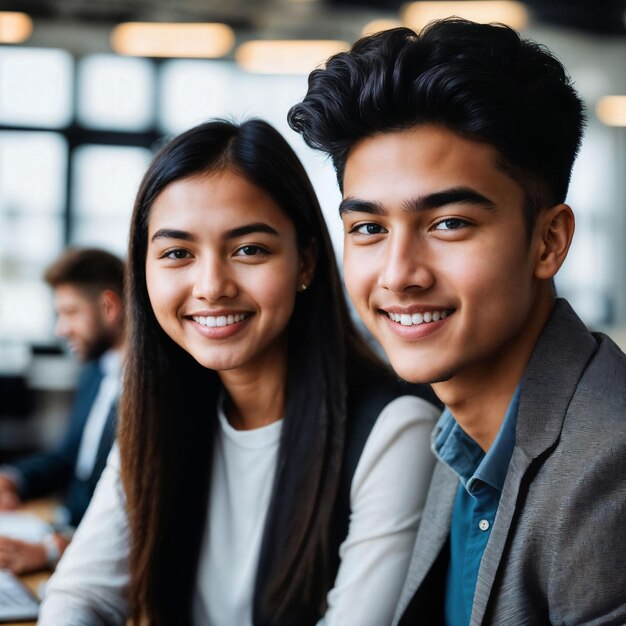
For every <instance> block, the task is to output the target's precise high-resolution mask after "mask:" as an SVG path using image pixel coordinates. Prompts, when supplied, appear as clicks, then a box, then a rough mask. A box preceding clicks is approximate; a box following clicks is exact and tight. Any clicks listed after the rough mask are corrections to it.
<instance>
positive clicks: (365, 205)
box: [339, 198, 386, 217]
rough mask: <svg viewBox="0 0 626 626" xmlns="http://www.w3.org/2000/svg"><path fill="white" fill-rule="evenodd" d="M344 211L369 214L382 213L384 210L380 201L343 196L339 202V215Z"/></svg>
mask: <svg viewBox="0 0 626 626" xmlns="http://www.w3.org/2000/svg"><path fill="white" fill-rule="evenodd" d="M344 213H369V214H370V215H384V214H385V213H386V211H385V209H384V208H383V205H382V204H381V203H380V202H370V201H369V200H357V199H356V198H345V199H344V200H342V201H341V203H340V204H339V217H341V216H342V215H343V214H344Z"/></svg>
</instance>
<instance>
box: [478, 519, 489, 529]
mask: <svg viewBox="0 0 626 626" xmlns="http://www.w3.org/2000/svg"><path fill="white" fill-rule="evenodd" d="M478 528H480V530H489V522H488V521H487V520H486V519H481V520H480V522H478Z"/></svg>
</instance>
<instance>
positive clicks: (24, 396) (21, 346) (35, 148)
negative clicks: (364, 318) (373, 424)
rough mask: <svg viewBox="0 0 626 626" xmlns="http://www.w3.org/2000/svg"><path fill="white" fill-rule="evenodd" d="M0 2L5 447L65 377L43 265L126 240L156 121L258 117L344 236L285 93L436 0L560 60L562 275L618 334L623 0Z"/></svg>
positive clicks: (625, 145)
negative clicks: (281, 140) (576, 113)
mask: <svg viewBox="0 0 626 626" xmlns="http://www.w3.org/2000/svg"><path fill="white" fill-rule="evenodd" d="M0 11H1V12H0V461H1V460H2V456H1V455H2V450H4V451H5V452H6V451H7V449H14V450H15V451H17V450H22V449H26V448H30V447H32V448H36V447H39V446H44V445H49V444H50V442H51V441H52V440H53V439H54V436H55V433H56V432H58V430H59V429H58V428H56V427H55V425H58V424H59V423H60V422H62V421H63V420H64V419H65V411H66V406H67V402H68V399H69V397H70V396H69V394H70V390H71V386H72V384H73V376H74V373H75V364H74V363H73V361H72V360H71V359H70V358H69V357H68V356H67V355H65V354H64V353H63V352H62V351H60V349H59V346H58V344H57V342H56V341H55V339H54V335H53V325H54V314H53V310H52V300H51V294H50V292H49V290H48V288H47V287H46V286H45V285H44V284H43V283H42V281H41V274H42V271H43V269H44V268H45V267H46V265H47V264H48V263H50V262H51V261H52V260H53V259H54V258H55V257H56V256H57V255H58V254H59V252H60V251H61V250H62V249H63V248H64V247H65V246H66V245H69V244H76V245H98V246H103V247H105V248H108V249H111V250H112V251H114V252H117V253H119V254H121V255H124V252H125V249H126V242H127V229H128V222H129V217H130V213H131V210H132V204H133V197H134V194H135V191H136V189H137V186H138V183H139V181H140V179H141V176H142V174H143V172H144V171H145V169H146V167H147V164H148V162H149V160H150V158H151V154H152V153H153V150H154V149H155V148H157V147H158V146H159V145H160V144H161V143H162V142H163V140H164V138H166V137H167V136H170V135H173V134H176V133H179V132H180V131H182V130H185V129H186V128H189V127H190V126H192V125H194V124H196V123H198V122H200V121H202V120H205V119H207V118H210V117H216V116H218V117H224V116H226V117H230V118H235V119H242V118H245V117H249V116H259V117H263V118H265V119H267V120H268V121H270V122H271V123H272V124H274V125H275V126H276V127H277V128H278V129H279V130H280V131H281V132H282V133H283V134H285V136H286V137H287V138H288V140H289V141H290V143H291V144H292V145H293V147H294V148H295V149H296V151H297V153H298V154H299V156H300V157H301V158H302V160H303V162H304V163H305V166H306V168H307V170H308V172H309V174H310V176H311V178H312V180H313V182H314V185H315V188H316V190H317V192H318V194H319V197H320V201H321V203H322V207H323V209H324V212H325V215H326V217H327V220H328V223H329V226H330V229H331V233H332V235H333V241H334V243H335V245H336V248H337V252H338V253H339V254H340V253H341V240H342V232H341V223H340V221H339V218H338V216H337V211H336V209H337V205H338V202H339V199H340V198H339V193H338V191H337V189H336V182H335V177H334V172H333V170H332V167H331V166H330V164H329V163H328V162H327V161H326V160H325V159H324V158H323V157H322V156H320V155H318V154H315V153H313V152H312V151H310V150H309V149H308V148H306V147H305V146H304V144H303V142H302V141H301V139H300V138H299V136H297V135H296V134H295V133H293V132H292V131H291V130H290V129H289V128H288V126H287V123H286V114H287V111H288V109H289V107H290V106H291V105H292V104H294V103H295V102H297V101H298V100H299V99H301V97H302V96H303V95H304V93H305V91H306V76H307V74H308V72H309V71H310V70H311V69H313V68H314V67H315V66H316V65H318V64H320V63H322V62H323V61H324V59H325V58H327V57H328V56H329V55H331V54H333V53H335V52H337V51H339V50H341V49H345V48H347V47H348V46H349V44H350V43H352V42H354V41H355V40H356V39H357V38H359V37H360V36H361V35H362V34H363V33H368V32H373V31H375V30H380V29H382V28H385V27H389V26H395V25H401V24H405V25H408V26H411V27H413V28H416V29H419V28H420V27H421V26H422V25H423V24H424V23H425V22H427V21H429V20H430V19H432V18H434V17H438V16H443V15H451V14H456V15H467V16H468V17H472V18H474V19H478V20H482V21H502V22H506V23H510V24H511V25H513V26H515V27H516V28H518V29H519V30H521V31H522V32H523V34H524V35H525V36H528V37H530V38H533V39H536V40H538V41H540V42H542V43H545V44H546V45H548V47H550V48H551V49H552V50H553V51H554V52H555V53H556V54H557V56H558V57H559V58H560V59H561V60H562V61H563V62H564V64H565V65H566V67H567V68H568V70H569V72H570V74H571V76H572V77H573V79H574V81H575V84H576V87H577V88H578V90H579V92H580V93H581V95H582V96H583V98H584V100H585V102H586V104H587V108H588V116H589V122H588V130H587V134H586V138H585V142H584V145H583V149H582V151H581V153H580V156H579V159H578V162H577V165H576V167H575V170H574V175H573V181H572V186H571V190H570V195H569V202H570V203H571V204H572V206H573V207H574V210H575V212H576V215H577V232H576V236H575V241H574V245H573V249H572V251H571V253H570V256H569V258H568V260H567V262H566V265H565V267H564V268H563V270H562V271H561V273H560V274H559V277H558V281H557V286H558V289H559V291H560V293H561V294H562V295H564V296H566V297H567V298H569V299H570V301H571V302H572V303H573V305H574V307H575V308H576V309H577V310H578V311H579V313H580V314H581V316H582V317H583V319H584V320H585V322H586V323H587V324H588V325H589V326H591V327H593V328H601V329H603V330H607V331H608V332H609V334H612V335H613V336H614V337H615V338H616V339H617V340H618V341H619V342H620V343H621V344H622V346H623V345H624V330H623V329H624V328H625V327H626V181H625V174H626V0H528V1H527V2H498V1H495V0H494V1H491V2H490V1H487V2H470V1H461V2H454V3H450V2H414V3H408V4H407V3H400V2H394V1H390V0H98V1H97V2H94V1H93V0H15V2H6V1H3V2H0ZM185 24H186V25H187V27H185V26H184V25H185ZM185 28H188V29H187V30H185ZM44 418H45V420H44ZM44 421H45V425H46V427H45V428H42V424H43V422H44Z"/></svg>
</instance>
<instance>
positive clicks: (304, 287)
mask: <svg viewBox="0 0 626 626" xmlns="http://www.w3.org/2000/svg"><path fill="white" fill-rule="evenodd" d="M307 287H308V285H307V284H306V283H302V284H301V285H300V290H301V291H306V289H307Z"/></svg>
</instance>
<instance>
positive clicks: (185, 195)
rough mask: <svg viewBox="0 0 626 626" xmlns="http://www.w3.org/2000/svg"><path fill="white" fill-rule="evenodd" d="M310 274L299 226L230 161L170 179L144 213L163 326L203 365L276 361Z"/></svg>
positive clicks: (150, 283)
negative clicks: (300, 245)
mask: <svg viewBox="0 0 626 626" xmlns="http://www.w3.org/2000/svg"><path fill="white" fill-rule="evenodd" d="M311 275H312V267H311V262H310V259H308V258H307V257H306V256H302V255H301V254H300V253H299V251H298V246H297V241H296V232H295V227H294V225H293V223H292V221H291V220H290V219H289V218H288V217H287V216H286V215H285V213H284V212H283V211H282V210H281V209H280V208H279V206H278V205H277V204H276V203H275V202H274V201H273V200H272V199H271V198H270V196H269V195H267V194H266V193H265V192H264V191H263V190H261V189H260V188H258V187H256V186H254V185H253V184H251V183H250V182H248V181H247V180H246V179H245V178H243V177H242V176H240V175H239V174H237V173H234V172H232V171H228V170H225V171H221V172H217V173H212V174H202V175H196V176H192V177H190V178H185V179H182V180H178V181H175V182H173V183H171V184H170V185H168V186H167V187H165V189H164V190H163V191H162V192H161V193H160V194H159V195H158V196H157V198H156V200H155V202H154V204H153V206H152V209H151V212H150V218H149V223H148V250H147V255H146V282H147V289H148V295H149V297H150V302H151V304H152V308H153V310H154V313H155V315H156V318H157V320H158V322H159V324H160V325H161V326H162V328H163V330H164V331H165V332H166V333H167V334H168V335H169V336H170V337H171V338H172V339H173V340H174V341H175V342H176V343H177V344H178V345H179V346H180V347H181V348H183V349H184V350H186V351H187V352H188V353H189V354H190V355H191V356H193V357H194V358H195V359H196V360H197V361H198V362H199V363H200V364H202V365H204V366H205V367H208V368H211V369H214V370H217V371H227V370H235V369H239V368H244V369H245V368H256V370H255V371H257V372H261V371H262V369H261V368H262V367H264V366H272V365H275V360H276V359H279V360H283V361H284V359H285V355H286V350H285V348H286V345H285V336H286V329H287V325H288V323H289V319H290V318H291V314H292V312H293V308H294V304H295V298H296V292H297V290H298V288H299V287H300V285H302V284H303V283H306V284H308V283H309V282H310V279H311Z"/></svg>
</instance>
